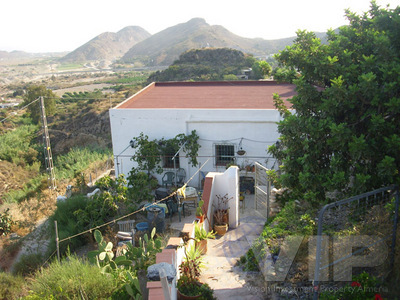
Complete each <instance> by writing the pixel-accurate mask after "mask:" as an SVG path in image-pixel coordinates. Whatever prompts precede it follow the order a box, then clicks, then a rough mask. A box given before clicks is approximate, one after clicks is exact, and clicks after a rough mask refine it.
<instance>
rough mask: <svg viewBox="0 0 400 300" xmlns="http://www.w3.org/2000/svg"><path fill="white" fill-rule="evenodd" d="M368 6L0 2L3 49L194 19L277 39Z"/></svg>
mask: <svg viewBox="0 0 400 300" xmlns="http://www.w3.org/2000/svg"><path fill="white" fill-rule="evenodd" d="M377 3H378V5H380V6H381V7H386V6H387V5H389V7H390V8H395V7H396V6H398V5H400V3H399V0H396V1H395V0H377ZM369 7H370V1H369V0H329V1H328V0H302V1H299V0H274V1H272V0H245V1H235V0H230V1H226V0H200V1H190V0H139V1H138V0H68V1H66V0H1V1H0V11H1V14H0V50H3V51H13V50H21V51H26V52H62V51H73V50H75V49H76V48H78V47H79V46H81V45H83V44H85V43H86V42H88V41H89V40H91V39H92V38H94V37H96V36H97V35H99V34H101V33H103V32H117V31H119V30H121V29H122V28H124V27H126V26H140V27H142V28H143V29H145V30H147V31H148V32H149V33H151V34H155V33H157V32H160V31H162V30H164V29H166V28H168V27H171V26H174V25H177V24H179V23H185V22H187V21H189V20H190V19H192V18H203V19H205V21H206V22H207V23H208V24H210V25H221V26H223V27H225V28H226V29H227V30H229V31H231V32H232V33H234V34H236V35H239V36H242V37H247V38H256V37H260V38H263V39H267V40H269V39H279V38H286V37H292V36H295V35H296V31H297V30H298V29H302V30H309V31H318V32H325V31H327V30H328V29H330V28H333V29H335V28H337V27H339V26H342V25H347V24H348V22H347V20H346V18H345V9H347V8H349V9H350V10H351V11H352V12H356V13H359V14H360V13H362V12H366V11H368V10H369Z"/></svg>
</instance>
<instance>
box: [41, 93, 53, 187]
mask: <svg viewBox="0 0 400 300" xmlns="http://www.w3.org/2000/svg"><path fill="white" fill-rule="evenodd" d="M40 114H41V117H42V127H43V150H44V161H45V164H46V171H47V184H48V187H49V189H52V190H54V189H55V188H56V176H55V173H54V166H53V156H52V154H51V146H50V137H49V130H48V128H47V119H46V111H45V109H44V100H43V97H42V96H41V97H40Z"/></svg>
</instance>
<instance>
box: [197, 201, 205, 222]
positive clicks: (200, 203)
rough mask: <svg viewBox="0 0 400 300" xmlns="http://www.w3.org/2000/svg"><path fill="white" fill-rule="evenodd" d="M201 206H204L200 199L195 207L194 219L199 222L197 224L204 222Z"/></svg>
mask: <svg viewBox="0 0 400 300" xmlns="http://www.w3.org/2000/svg"><path fill="white" fill-rule="evenodd" d="M203 205H204V200H203V199H202V200H200V201H199V203H198V204H197V207H196V219H198V220H199V223H203V222H204V213H203Z"/></svg>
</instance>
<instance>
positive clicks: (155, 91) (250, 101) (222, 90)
mask: <svg viewBox="0 0 400 300" xmlns="http://www.w3.org/2000/svg"><path fill="white" fill-rule="evenodd" d="M274 93H277V94H279V95H280V96H281V98H282V99H284V100H286V99H288V98H291V97H293V96H294V95H295V94H296V92H295V85H293V84H288V83H282V84H279V83H276V82H275V81H211V82H210V81H202V82H157V83H152V84H150V85H148V86H147V87H146V88H144V89H143V90H141V91H140V92H138V93H137V94H135V95H133V96H132V97H130V98H128V99H127V100H125V101H124V102H123V103H121V104H120V105H118V106H117V107H116V108H121V109H122V108H135V109H136V108H139V109H140V108H144V109H149V108H154V109H157V108H173V109H179V108H194V109H224V108H226V109H275V106H274V102H273V94H274ZM287 106H288V107H289V106H290V103H287Z"/></svg>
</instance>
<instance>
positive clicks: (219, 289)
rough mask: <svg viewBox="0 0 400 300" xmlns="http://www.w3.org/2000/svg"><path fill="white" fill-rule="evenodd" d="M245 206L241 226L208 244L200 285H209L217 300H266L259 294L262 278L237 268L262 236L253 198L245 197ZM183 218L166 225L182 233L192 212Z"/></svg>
mask: <svg viewBox="0 0 400 300" xmlns="http://www.w3.org/2000/svg"><path fill="white" fill-rule="evenodd" d="M245 201H246V205H245V209H244V210H243V209H242V208H240V212H239V221H240V225H239V226H238V227H237V228H235V229H229V231H228V232H227V233H226V234H225V235H224V236H223V237H217V238H216V239H215V240H208V251H207V254H206V255H205V256H204V262H205V265H206V268H205V269H204V271H203V274H202V278H201V279H202V281H203V282H205V283H208V284H209V285H210V286H211V287H212V288H213V289H214V293H215V296H216V297H217V298H218V299H265V295H264V294H263V293H262V290H263V287H264V279H263V276H262V275H261V274H259V273H255V272H244V271H242V270H241V268H239V267H236V266H235V265H236V263H237V261H238V259H239V258H240V257H241V256H242V255H244V254H246V252H247V250H248V249H249V248H250V245H251V243H252V242H253V240H254V239H255V238H257V237H258V236H259V235H260V233H261V232H262V229H263V225H264V223H265V221H266V219H265V218H264V217H263V216H262V215H261V214H260V213H259V212H258V211H256V210H255V205H254V195H246V198H245ZM190 212H191V215H189V216H186V217H185V218H183V216H182V220H181V222H179V220H178V215H177V214H176V215H175V216H174V217H173V218H172V223H170V221H169V219H168V220H166V224H170V228H171V229H175V230H182V229H183V226H184V224H185V223H192V222H193V221H194V219H195V211H194V209H193V208H191V210H190Z"/></svg>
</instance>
